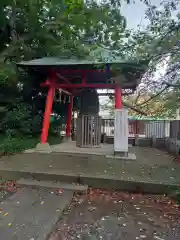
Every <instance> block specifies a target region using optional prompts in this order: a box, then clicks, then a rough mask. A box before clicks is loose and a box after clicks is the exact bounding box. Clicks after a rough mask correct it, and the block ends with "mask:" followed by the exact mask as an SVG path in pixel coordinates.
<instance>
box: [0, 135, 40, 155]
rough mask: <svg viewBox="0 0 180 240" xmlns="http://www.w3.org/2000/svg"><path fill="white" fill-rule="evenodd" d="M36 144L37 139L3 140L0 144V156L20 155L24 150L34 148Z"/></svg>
mask: <svg viewBox="0 0 180 240" xmlns="http://www.w3.org/2000/svg"><path fill="white" fill-rule="evenodd" d="M37 143H38V139H37V138H26V139H25V138H24V139H23V138H8V137H6V138H4V139H3V140H2V137H1V142H0V154H1V155H8V154H14V153H20V152H22V151H24V150H26V149H30V148H34V147H35V146H36V144H37Z"/></svg>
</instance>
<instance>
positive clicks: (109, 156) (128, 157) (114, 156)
mask: <svg viewBox="0 0 180 240" xmlns="http://www.w3.org/2000/svg"><path fill="white" fill-rule="evenodd" d="M106 158H110V159H111V158H112V159H120V160H125V161H128V160H129V161H132V160H136V155H135V154H134V153H128V156H118V155H106Z"/></svg>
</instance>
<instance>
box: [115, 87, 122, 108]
mask: <svg viewBox="0 0 180 240" xmlns="http://www.w3.org/2000/svg"><path fill="white" fill-rule="evenodd" d="M115 108H116V109H121V108H122V89H121V87H120V86H116V88H115Z"/></svg>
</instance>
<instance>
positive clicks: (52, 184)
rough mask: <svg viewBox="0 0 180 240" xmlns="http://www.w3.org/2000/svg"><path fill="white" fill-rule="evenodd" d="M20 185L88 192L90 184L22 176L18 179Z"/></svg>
mask: <svg viewBox="0 0 180 240" xmlns="http://www.w3.org/2000/svg"><path fill="white" fill-rule="evenodd" d="M17 184H18V185H20V186H36V187H46V188H56V189H57V188H58V189H63V190H70V191H74V192H81V193H85V194H86V193H87V190H88V186H87V185H81V184H76V183H65V182H58V181H44V180H42V181H38V180H35V179H28V178H21V179H20V180H18V181H17Z"/></svg>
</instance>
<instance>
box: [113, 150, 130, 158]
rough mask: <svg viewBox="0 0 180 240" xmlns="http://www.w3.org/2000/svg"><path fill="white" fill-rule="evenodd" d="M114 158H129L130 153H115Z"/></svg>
mask: <svg viewBox="0 0 180 240" xmlns="http://www.w3.org/2000/svg"><path fill="white" fill-rule="evenodd" d="M114 156H116V157H128V152H119V151H114Z"/></svg>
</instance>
